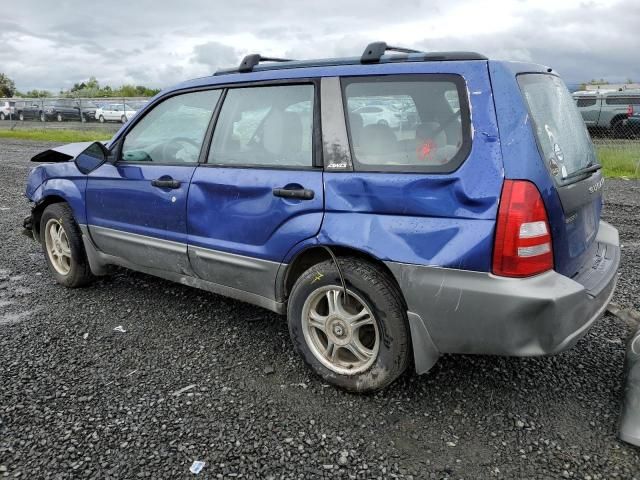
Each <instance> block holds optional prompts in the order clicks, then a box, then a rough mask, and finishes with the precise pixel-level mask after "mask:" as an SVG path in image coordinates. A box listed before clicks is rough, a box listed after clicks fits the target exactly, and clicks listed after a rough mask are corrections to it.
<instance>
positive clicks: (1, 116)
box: [0, 112, 5, 120]
mask: <svg viewBox="0 0 640 480" xmlns="http://www.w3.org/2000/svg"><path fill="white" fill-rule="evenodd" d="M4 119H5V116H4V112H0V120H4Z"/></svg>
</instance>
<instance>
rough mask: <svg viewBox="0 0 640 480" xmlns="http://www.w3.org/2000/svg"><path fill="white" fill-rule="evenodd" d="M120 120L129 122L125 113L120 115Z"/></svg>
mask: <svg viewBox="0 0 640 480" xmlns="http://www.w3.org/2000/svg"><path fill="white" fill-rule="evenodd" d="M120 122H121V123H127V117H126V116H124V115H122V116H121V117H120Z"/></svg>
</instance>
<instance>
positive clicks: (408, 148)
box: [24, 42, 620, 392]
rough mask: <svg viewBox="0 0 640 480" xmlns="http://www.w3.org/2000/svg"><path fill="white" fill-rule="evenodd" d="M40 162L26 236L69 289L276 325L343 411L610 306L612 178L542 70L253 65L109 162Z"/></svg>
mask: <svg viewBox="0 0 640 480" xmlns="http://www.w3.org/2000/svg"><path fill="white" fill-rule="evenodd" d="M388 51H392V52H395V53H391V54H389V53H387V52H388ZM265 61H266V62H269V63H266V64H261V62H265ZM33 160H34V161H37V162H45V163H47V164H44V165H40V166H38V167H36V168H35V169H34V170H33V171H32V172H31V174H30V175H29V179H28V182H27V188H26V195H27V197H28V199H29V200H30V201H31V202H33V204H34V206H33V209H32V213H31V215H30V216H29V217H27V218H26V219H25V222H24V225H25V228H27V229H28V230H31V234H32V235H33V237H34V238H35V239H36V240H38V241H39V242H41V244H42V246H43V249H44V252H45V257H46V259H47V262H48V265H49V267H50V270H51V273H52V274H53V276H54V277H55V278H56V280H57V281H58V282H59V283H61V284H62V285H65V286H67V287H79V286H82V285H85V284H87V282H89V281H90V280H91V279H92V278H94V276H97V275H104V274H107V273H109V271H110V268H111V267H112V266H114V265H116V266H122V267H126V268H130V269H133V270H137V271H140V272H145V273H148V274H151V275H156V276H158V277H163V278H166V279H169V280H173V281H176V282H180V283H182V284H184V285H189V286H193V287H197V288H202V289H205V290H209V291H212V292H215V293H219V294H222V295H227V296H229V297H233V298H236V299H240V300H243V301H246V302H250V303H253V304H255V305H259V306H261V307H264V308H267V309H269V310H273V311H274V312H278V313H281V314H286V315H287V318H288V323H289V331H290V333H291V338H292V340H293V343H294V345H295V348H296V349H297V350H298V352H299V353H300V355H301V356H302V358H303V359H304V361H305V362H306V363H307V364H308V365H309V366H310V367H311V369H312V370H313V371H314V372H316V373H317V374H318V375H319V376H320V377H322V378H323V379H324V380H326V381H327V382H330V383H333V384H335V385H338V386H340V387H343V388H345V389H347V390H351V391H358V392H366V391H374V390H377V389H380V388H383V387H385V386H386V385H388V384H389V383H391V382H392V381H393V380H394V379H396V378H397V377H398V376H399V375H400V374H401V373H402V372H403V371H405V370H406V368H407V366H408V365H409V364H410V363H411V362H412V361H413V363H414V364H415V369H416V370H417V372H418V373H423V372H426V371H428V370H429V369H430V368H431V367H432V366H433V365H434V363H435V362H436V361H437V359H438V357H439V356H440V354H442V353H462V354H496V355H515V356H530V355H545V354H552V353H556V352H559V351H562V350H565V349H567V348H569V347H571V346H572V345H574V344H575V343H576V341H577V340H578V339H579V338H580V337H582V336H583V335H584V334H585V332H586V331H587V329H588V328H589V326H590V325H591V324H592V323H593V322H594V321H595V320H596V319H597V318H598V317H599V316H600V315H601V314H602V312H603V311H604V309H605V308H606V305H607V303H608V302H609V300H610V299H611V296H612V295H613V291H614V288H615V283H616V271H617V268H618V263H619V259H620V249H619V242H618V233H617V230H616V229H615V228H613V227H612V226H610V225H608V224H607V223H604V222H602V221H600V211H601V208H602V186H603V182H604V178H603V176H602V173H601V171H600V165H598V163H597V159H596V156H595V153H594V149H593V146H592V144H591V141H590V139H589V136H588V134H587V130H586V128H585V126H584V123H583V121H582V118H581V117H580V114H579V113H578V111H577V109H576V106H575V103H574V102H573V100H572V98H571V95H570V94H569V92H568V91H567V89H566V87H565V85H564V83H563V82H562V80H561V79H560V78H559V77H558V75H557V74H556V73H555V72H554V71H553V70H552V69H548V68H546V67H542V66H539V65H530V64H524V63H514V62H499V61H493V60H488V59H487V58H486V57H484V56H482V55H479V54H476V53H467V52H448V53H424V52H418V51H415V50H409V49H402V48H397V47H389V46H387V45H386V44H385V43H384V42H376V43H373V44H370V45H369V46H367V48H366V49H365V51H364V53H363V55H362V56H361V57H357V58H342V59H328V60H317V61H288V60H283V59H275V58H265V57H261V56H260V55H249V56H247V57H245V59H244V60H243V61H242V63H241V64H240V66H239V68H236V69H233V70H224V71H219V72H217V73H216V74H215V75H213V76H210V77H205V78H200V79H196V80H191V81H188V82H185V83H182V84H180V85H177V86H176V87H173V88H171V89H168V90H165V91H163V92H162V93H160V94H159V95H158V96H156V97H155V98H154V99H153V100H152V101H151V102H150V103H149V104H148V106H146V107H145V108H144V109H142V110H141V111H140V112H139V113H138V114H137V115H136V116H135V117H134V118H132V119H131V120H130V121H129V122H128V123H127V124H126V125H124V126H123V127H122V129H121V130H120V131H119V132H118V133H117V134H116V135H115V136H114V137H113V139H112V140H111V141H110V142H109V143H108V144H106V145H103V144H101V143H94V144H90V145H89V144H71V145H67V146H64V147H60V148H54V149H51V150H47V151H45V152H42V153H41V154H39V155H37V156H36V157H34V159H33Z"/></svg>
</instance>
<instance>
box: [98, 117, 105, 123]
mask: <svg viewBox="0 0 640 480" xmlns="http://www.w3.org/2000/svg"><path fill="white" fill-rule="evenodd" d="M98 120H99V121H100V123H104V116H102V115H100V117H99V118H98Z"/></svg>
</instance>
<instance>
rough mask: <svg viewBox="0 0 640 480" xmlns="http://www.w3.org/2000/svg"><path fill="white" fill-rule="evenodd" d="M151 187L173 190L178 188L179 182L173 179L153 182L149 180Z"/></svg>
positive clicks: (157, 179) (158, 179) (161, 179)
mask: <svg viewBox="0 0 640 480" xmlns="http://www.w3.org/2000/svg"><path fill="white" fill-rule="evenodd" d="M151 185H153V186H154V187H159V188H169V189H175V188H180V181H179V180H174V179H173V178H162V177H161V178H156V179H155V180H151Z"/></svg>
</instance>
